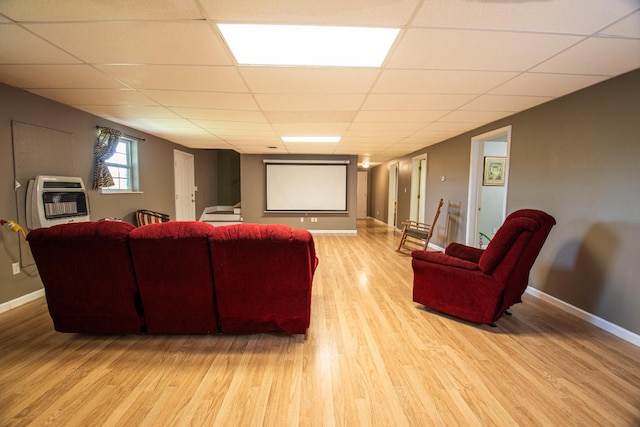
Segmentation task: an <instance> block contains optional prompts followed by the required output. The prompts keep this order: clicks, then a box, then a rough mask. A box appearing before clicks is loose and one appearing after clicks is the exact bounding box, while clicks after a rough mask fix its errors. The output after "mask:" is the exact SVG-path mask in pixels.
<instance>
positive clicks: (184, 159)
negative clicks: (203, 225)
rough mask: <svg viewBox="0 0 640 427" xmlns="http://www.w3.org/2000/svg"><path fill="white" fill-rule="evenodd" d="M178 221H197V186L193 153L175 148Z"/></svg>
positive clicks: (174, 170) (174, 174)
mask: <svg viewBox="0 0 640 427" xmlns="http://www.w3.org/2000/svg"><path fill="white" fill-rule="evenodd" d="M173 176H174V182H175V191H176V221H195V219H196V186H195V167H194V161H193V155H191V154H189V153H184V152H182V151H178V150H173Z"/></svg>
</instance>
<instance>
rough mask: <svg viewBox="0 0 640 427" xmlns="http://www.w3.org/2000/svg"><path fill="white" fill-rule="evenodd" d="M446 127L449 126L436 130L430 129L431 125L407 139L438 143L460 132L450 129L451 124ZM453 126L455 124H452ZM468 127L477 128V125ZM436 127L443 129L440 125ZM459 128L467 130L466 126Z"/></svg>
mask: <svg viewBox="0 0 640 427" xmlns="http://www.w3.org/2000/svg"><path fill="white" fill-rule="evenodd" d="M447 125H449V129H436V128H432V127H431V125H429V126H426V127H425V128H423V129H421V130H419V131H417V132H414V133H412V134H411V136H410V137H409V138H412V139H413V138H422V139H425V140H432V139H437V140H439V141H442V140H443V139H446V138H450V137H452V136H454V135H457V134H458V133H459V132H460V130H459V129H457V130H453V129H451V127H452V126H451V125H452V123H447ZM454 125H455V123H454ZM468 126H473V127H477V124H475V123H473V124H472V125H471V124H470V125H468ZM438 127H443V126H442V124H440V125H439V126H438ZM460 128H461V129H462V130H467V127H466V126H463V125H461V126H460Z"/></svg>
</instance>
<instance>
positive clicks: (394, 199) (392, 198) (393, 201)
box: [387, 162, 398, 228]
mask: <svg viewBox="0 0 640 427" xmlns="http://www.w3.org/2000/svg"><path fill="white" fill-rule="evenodd" d="M387 212H388V215H387V224H389V226H391V227H393V228H397V225H398V163H397V162H395V163H391V164H390V165H389V207H388V210H387Z"/></svg>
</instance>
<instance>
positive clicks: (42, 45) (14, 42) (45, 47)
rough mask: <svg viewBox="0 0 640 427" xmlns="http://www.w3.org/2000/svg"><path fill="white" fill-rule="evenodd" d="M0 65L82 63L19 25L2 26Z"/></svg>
mask: <svg viewBox="0 0 640 427" xmlns="http://www.w3.org/2000/svg"><path fill="white" fill-rule="evenodd" d="M0 40H2V43H0V63H2V64H77V63H79V62H80V61H79V60H78V59H76V58H74V57H73V56H71V55H69V54H68V53H66V52H64V51H62V50H60V49H58V48H57V47H55V46H52V45H51V44H49V43H47V42H46V41H45V40H42V39H41V38H39V37H37V36H35V35H33V34H31V33H30V32H28V31H27V30H25V29H23V28H20V27H19V26H18V25H9V24H3V25H0Z"/></svg>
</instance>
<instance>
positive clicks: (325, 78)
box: [240, 67, 380, 94]
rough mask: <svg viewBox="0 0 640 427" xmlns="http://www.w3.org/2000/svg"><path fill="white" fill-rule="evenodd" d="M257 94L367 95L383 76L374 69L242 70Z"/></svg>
mask: <svg viewBox="0 0 640 427" xmlns="http://www.w3.org/2000/svg"><path fill="white" fill-rule="evenodd" d="M240 73H241V74H242V76H243V77H244V79H245V81H246V82H247V85H248V86H249V88H250V89H251V90H252V91H253V92H255V93H281V94H286V93H365V92H368V91H369V89H371V86H372V85H373V82H374V81H375V79H376V77H377V76H378V74H379V73H380V70H378V69H375V68H337V67H336V68H330V67H324V68H311V67H309V68H305V67H302V68H292V67H240Z"/></svg>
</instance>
